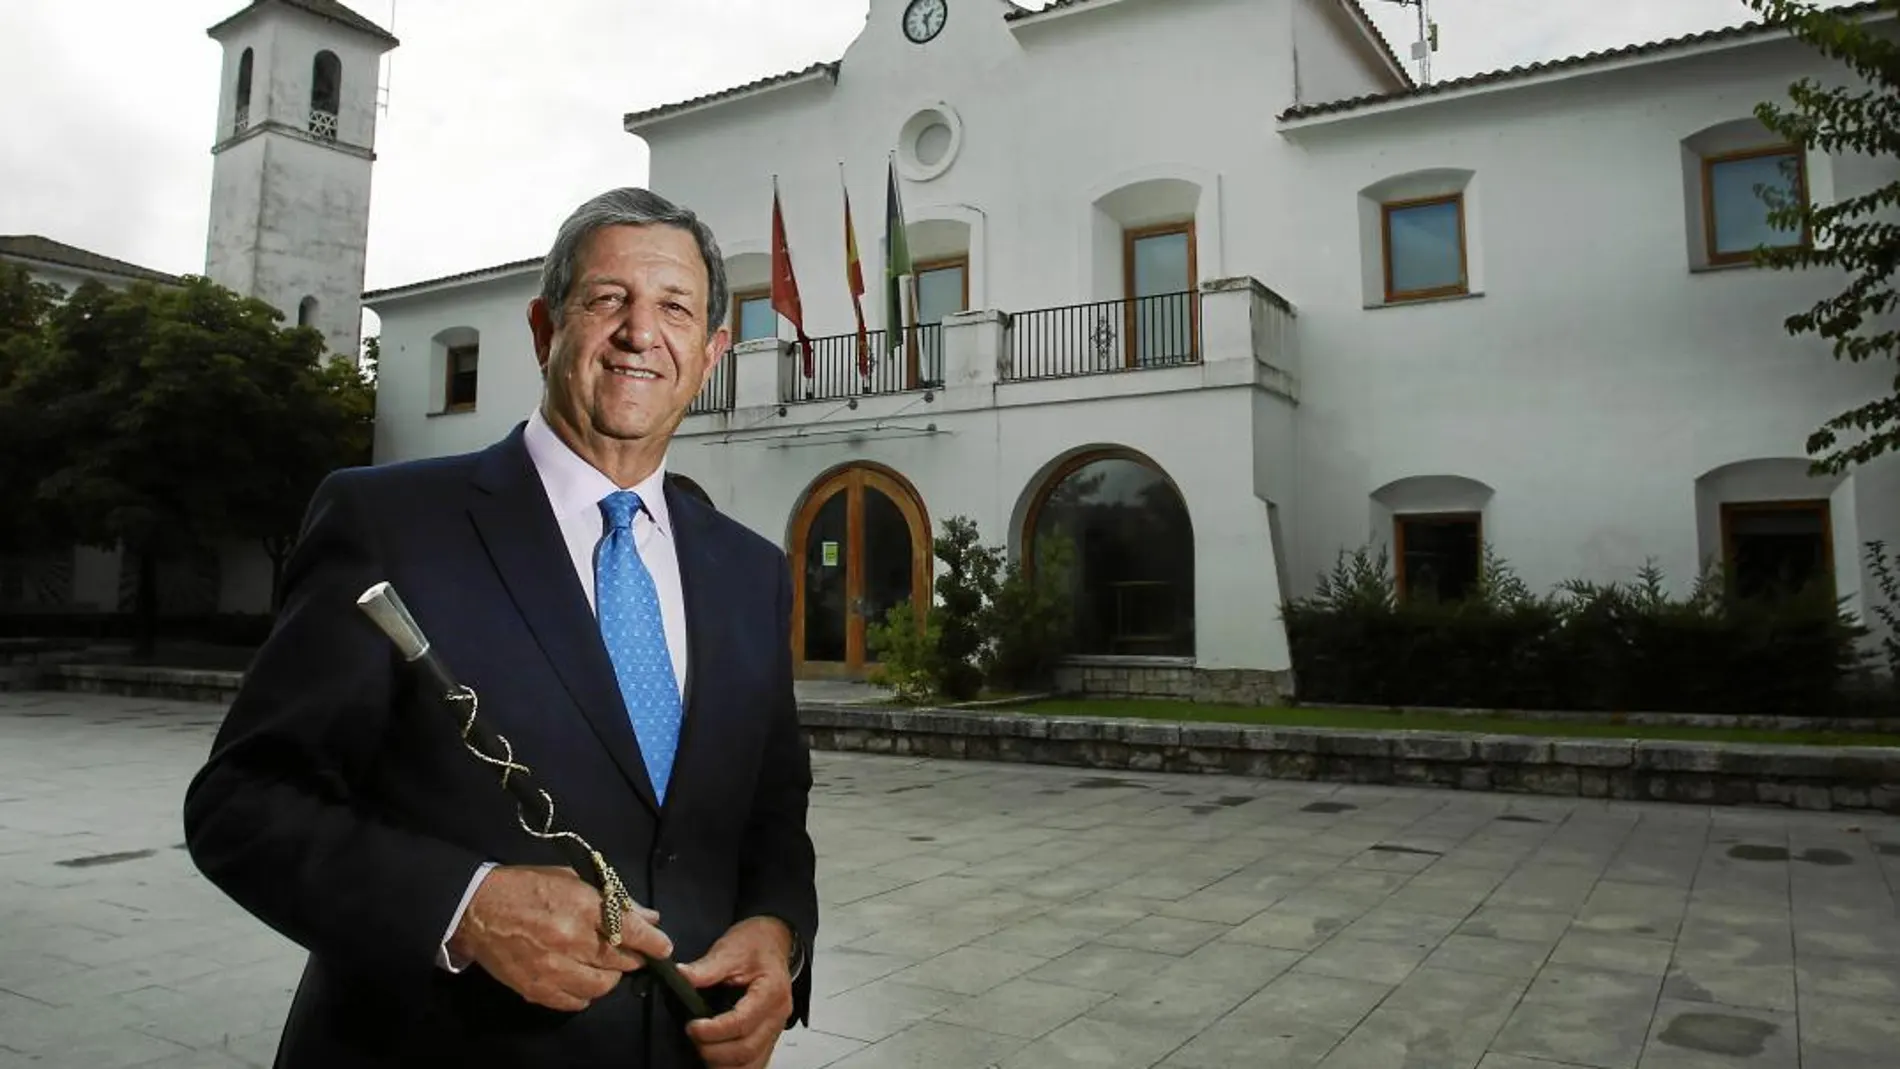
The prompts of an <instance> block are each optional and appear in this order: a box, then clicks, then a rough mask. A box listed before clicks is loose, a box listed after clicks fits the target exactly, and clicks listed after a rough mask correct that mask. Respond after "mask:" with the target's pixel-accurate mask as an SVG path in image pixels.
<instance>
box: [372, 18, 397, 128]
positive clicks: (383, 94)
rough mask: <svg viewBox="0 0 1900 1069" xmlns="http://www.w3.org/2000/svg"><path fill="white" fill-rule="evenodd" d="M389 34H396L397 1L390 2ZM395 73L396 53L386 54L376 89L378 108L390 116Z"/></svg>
mask: <svg viewBox="0 0 1900 1069" xmlns="http://www.w3.org/2000/svg"><path fill="white" fill-rule="evenodd" d="M389 32H390V33H392V34H393V33H395V32H396V0H389ZM395 72H396V53H394V52H389V53H386V54H385V55H384V56H383V77H382V84H381V85H378V86H377V87H376V107H377V109H378V110H380V111H381V112H382V113H383V114H385V115H387V114H389V85H390V83H391V82H392V81H394V80H395V78H394V76H395Z"/></svg>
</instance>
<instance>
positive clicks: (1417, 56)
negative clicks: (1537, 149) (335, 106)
mask: <svg viewBox="0 0 1900 1069" xmlns="http://www.w3.org/2000/svg"><path fill="white" fill-rule="evenodd" d="M392 2H393V0H392ZM1385 2H1386V3H1388V4H1397V5H1399V6H1400V7H1415V8H1418V40H1416V41H1413V42H1412V58H1413V59H1414V60H1416V61H1417V62H1418V84H1420V85H1430V84H1432V53H1433V52H1436V51H1438V23H1436V22H1433V21H1432V17H1431V14H1430V13H1429V12H1428V11H1427V10H1426V5H1427V4H1429V3H1430V0H1385Z"/></svg>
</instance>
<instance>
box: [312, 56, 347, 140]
mask: <svg viewBox="0 0 1900 1069" xmlns="http://www.w3.org/2000/svg"><path fill="white" fill-rule="evenodd" d="M342 96H343V61H342V60H339V59H337V58H336V53H335V52H331V51H329V50H328V49H325V50H324V51H322V52H318V53H317V58H316V59H315V60H313V61H312V62H311V64H310V132H311V133H313V134H315V135H317V136H318V137H320V138H323V139H324V140H326V141H334V140H336V115H337V111H338V110H340V109H339V102H340V101H341V99H342Z"/></svg>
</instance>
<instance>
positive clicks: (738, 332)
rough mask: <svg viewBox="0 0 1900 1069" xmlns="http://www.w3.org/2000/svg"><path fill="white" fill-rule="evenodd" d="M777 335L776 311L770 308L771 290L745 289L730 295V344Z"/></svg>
mask: <svg viewBox="0 0 1900 1069" xmlns="http://www.w3.org/2000/svg"><path fill="white" fill-rule="evenodd" d="M776 337H778V313H777V312H774V311H773V310H772V291H771V290H747V291H746V292H744V293H735V294H733V295H732V344H734V345H738V344H739V343H740V342H748V341H758V340H759V339H760V338H776Z"/></svg>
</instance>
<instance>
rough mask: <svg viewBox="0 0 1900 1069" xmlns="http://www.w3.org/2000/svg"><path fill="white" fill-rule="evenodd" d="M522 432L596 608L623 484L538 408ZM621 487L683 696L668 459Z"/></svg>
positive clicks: (470, 894)
mask: <svg viewBox="0 0 1900 1069" xmlns="http://www.w3.org/2000/svg"><path fill="white" fill-rule="evenodd" d="M522 437H523V440H524V442H525V443H526V445H527V447H528V458H529V459H530V460H532V461H533V462H534V470H535V473H536V474H538V475H539V476H540V477H541V487H542V489H544V490H545V491H547V495H548V505H549V506H550V507H551V508H553V510H554V521H555V523H556V524H558V525H559V526H560V529H561V539H562V541H564V542H566V543H567V552H568V556H569V557H570V558H571V559H572V560H573V563H574V573H575V575H577V576H578V577H579V578H580V581H581V590H582V591H584V592H585V593H586V595H587V607H588V609H589V610H594V609H595V604H594V556H595V551H596V550H597V549H598V548H599V546H600V543H601V540H602V538H603V537H604V536H605V535H606V533H607V520H606V517H605V516H604V515H603V514H602V512H601V510H600V502H601V499H602V498H604V497H606V496H607V495H608V494H611V493H614V492H615V491H617V490H621V489H623V487H621V486H619V485H618V484H616V483H615V482H614V481H613V480H612V479H609V478H608V477H607V476H606V475H605V474H603V473H602V472H601V471H600V469H598V468H596V467H594V466H593V465H592V464H590V463H588V462H587V461H586V460H583V459H582V458H581V456H580V454H578V453H576V452H574V450H573V449H571V448H570V447H569V446H568V444H567V443H566V442H563V441H562V440H561V439H560V437H559V436H558V435H556V434H555V433H554V428H552V427H550V426H548V422H547V419H546V418H545V417H543V416H542V414H541V409H540V407H539V406H536V408H535V410H534V413H533V414H532V415H530V416H529V417H528V426H527V430H526V431H525V432H524V434H523V436H522ZM624 489H629V490H632V491H633V492H634V493H636V494H639V495H640V504H641V506H642V507H641V509H640V511H639V512H636V513H634V516H633V538H634V544H635V546H637V547H638V549H639V551H640V560H641V562H642V563H643V564H645V565H646V567H647V571H648V572H650V573H652V575H653V585H654V586H655V587H656V588H657V589H658V591H659V595H660V615H661V617H662V619H663V620H664V622H665V625H666V646H667V650H668V652H670V653H671V654H672V656H673V680H674V683H675V684H676V685H677V686H678V687H679V688H680V695H681V698H682V700H684V697H685V693H686V598H685V594H684V592H683V590H682V588H681V585H680V563H679V553H678V551H677V548H676V543H675V542H674V539H673V526H672V522H671V520H670V517H669V516H668V514H667V508H666V463H665V461H664V460H662V461H661V463H660V466H659V467H658V468H656V469H654V472H653V474H651V475H649V476H647V477H646V478H645V479H643V480H641V481H640V482H638V483H636V484H634V485H633V486H630V487H625V488H624ZM494 867H495V863H494V862H492V861H491V862H488V863H486V864H484V865H483V866H482V867H481V868H479V869H477V870H476V871H475V875H474V877H473V878H471V879H470V880H469V881H468V890H467V891H465V892H463V894H462V902H461V904H460V905H458V906H457V907H456V908H455V916H453V917H451V918H449V926H448V929H447V930H446V931H445V932H444V933H443V936H442V946H441V948H440V950H439V951H438V952H437V954H436V964H437V965H439V966H441V967H442V968H444V969H447V970H449V971H450V972H461V971H462V970H463V969H464V968H467V967H468V962H466V961H461V960H457V959H455V958H454V957H452V956H451V955H450V954H449V947H448V940H449V937H450V936H452V935H454V934H455V929H456V927H457V926H459V925H460V924H461V923H462V914H463V912H465V911H466V910H467V909H468V903H469V901H470V900H471V899H473V898H474V897H475V890H476V888H478V887H480V886H481V883H482V877H484V876H486V875H488V870H489V869H492V868H494Z"/></svg>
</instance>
